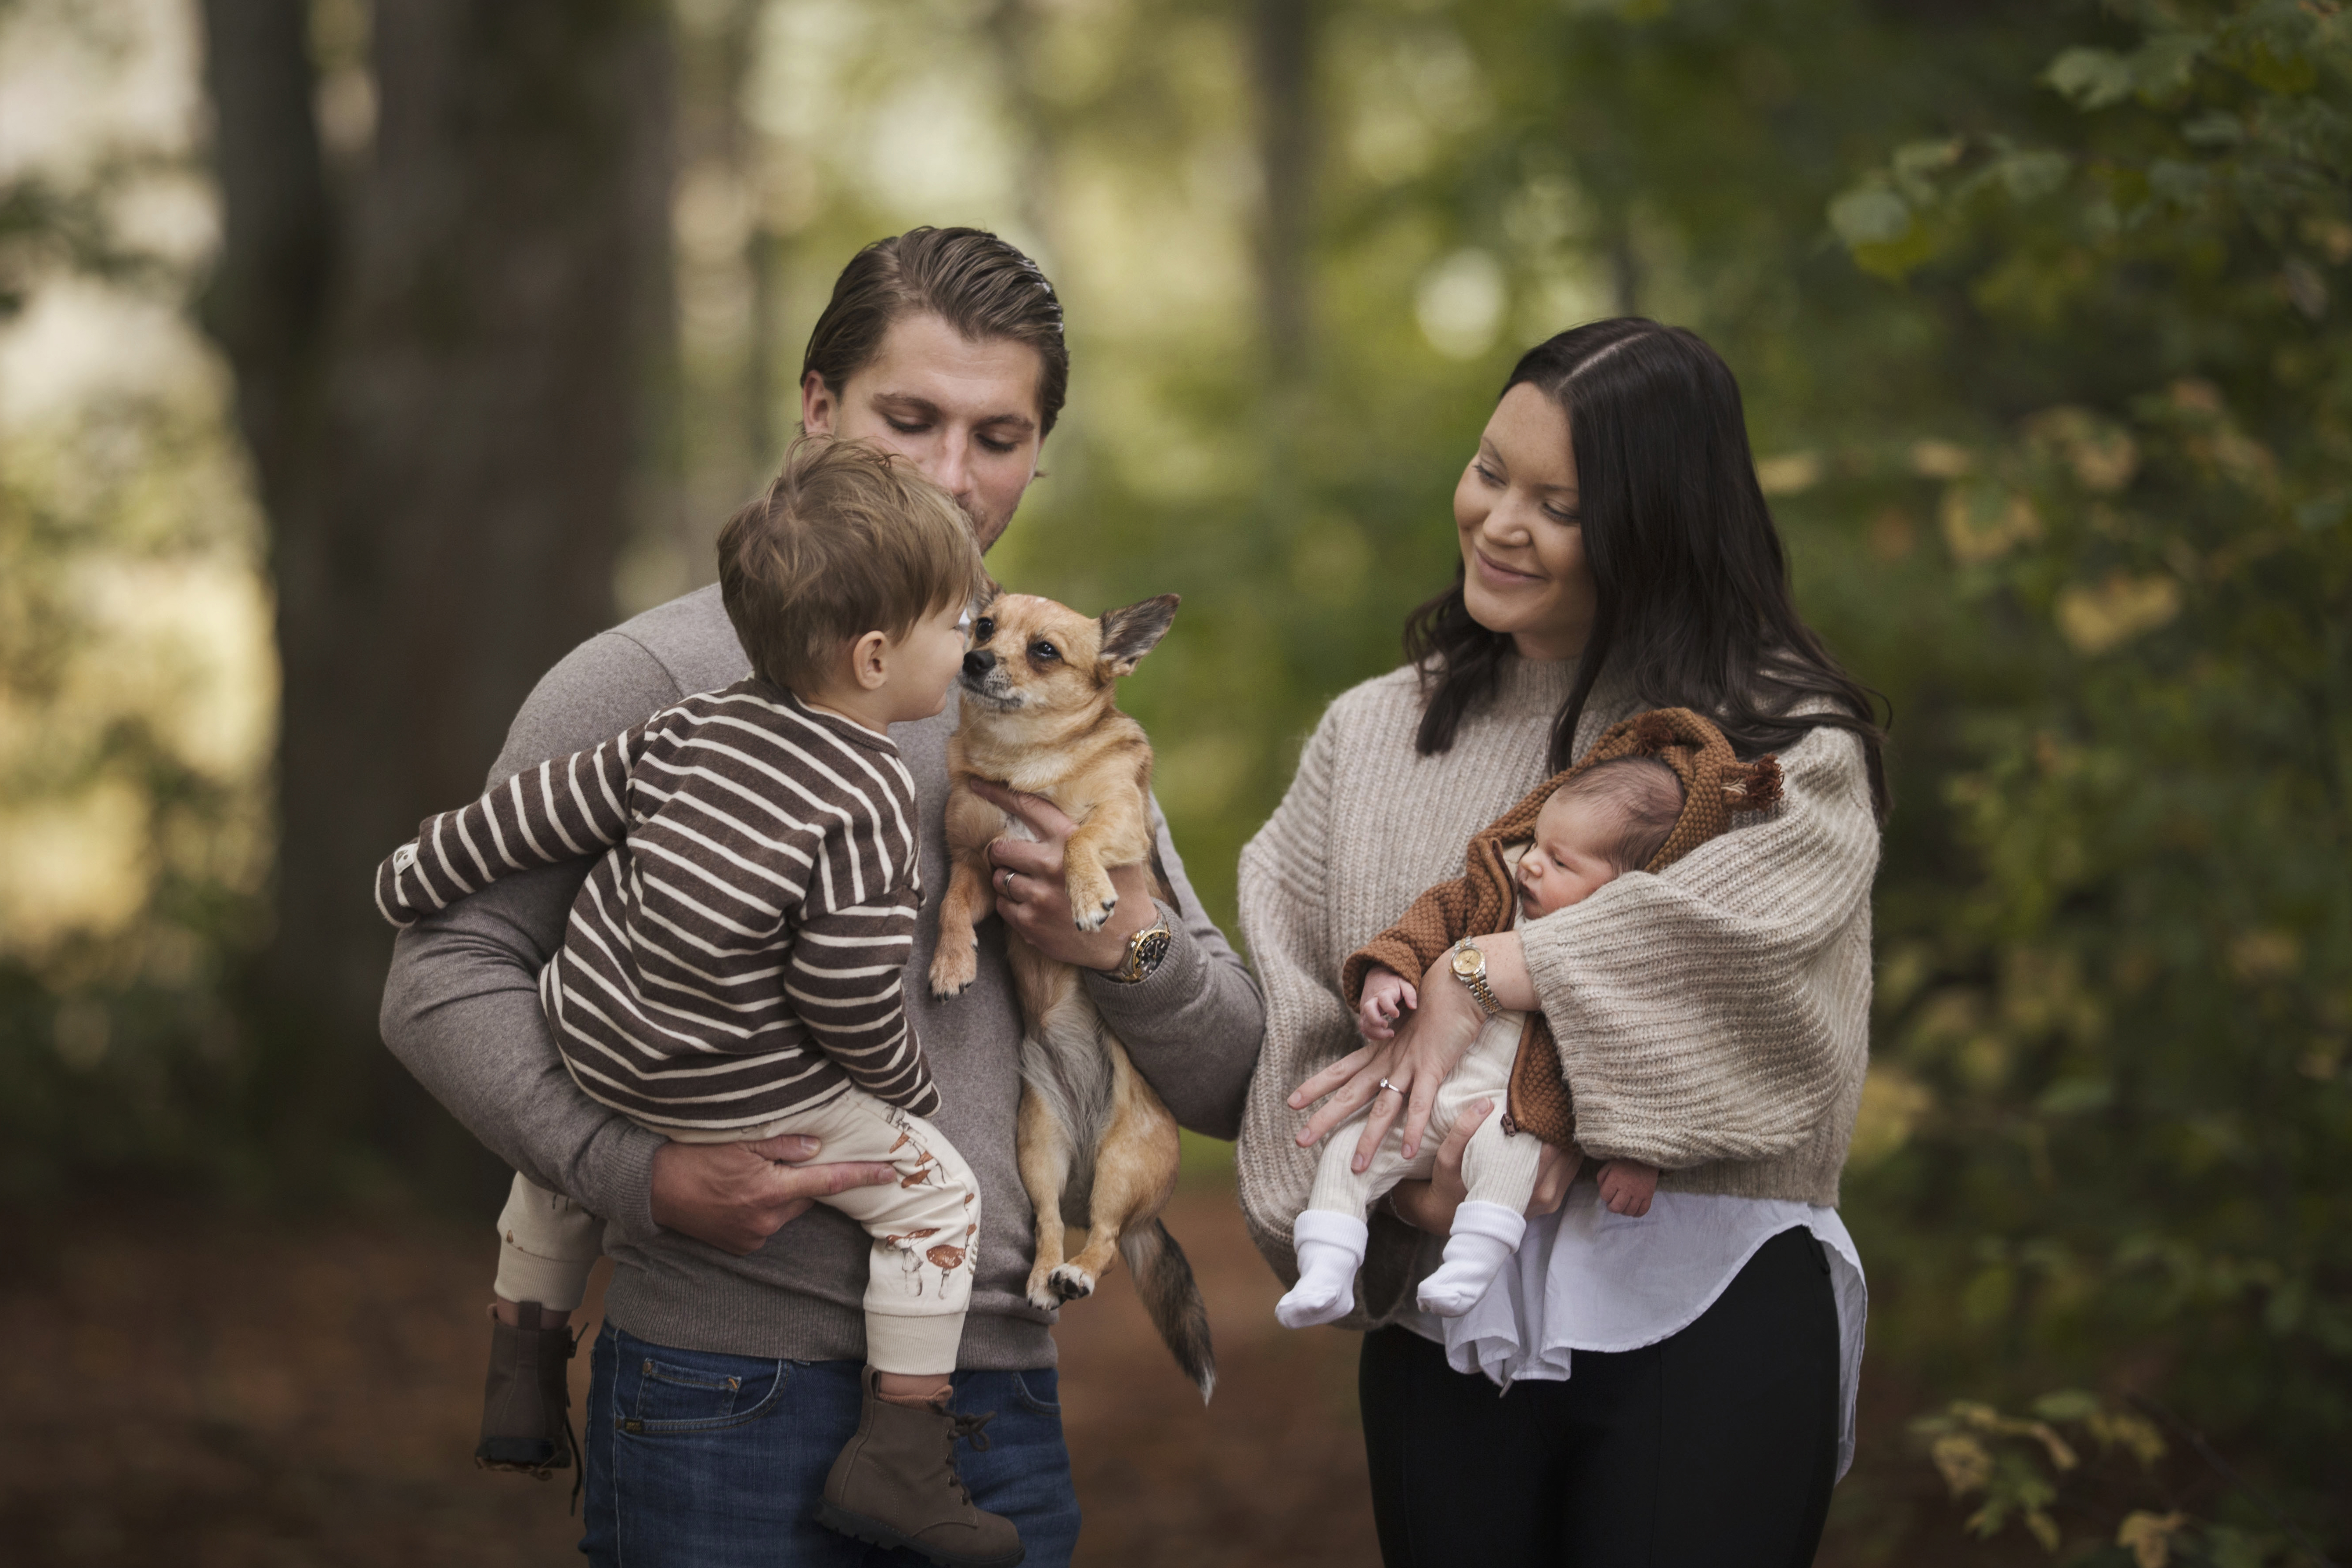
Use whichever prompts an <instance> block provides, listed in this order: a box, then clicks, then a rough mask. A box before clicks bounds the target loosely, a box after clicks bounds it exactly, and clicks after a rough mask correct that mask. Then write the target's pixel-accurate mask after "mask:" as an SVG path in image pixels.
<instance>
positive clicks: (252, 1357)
mask: <svg viewBox="0 0 2352 1568" xmlns="http://www.w3.org/2000/svg"><path fill="white" fill-rule="evenodd" d="M1167 1217H1168V1221H1169V1225H1170V1228H1171V1230H1173V1231H1174V1232H1175V1234H1176V1235H1177V1237H1179V1238H1180V1239H1181V1241H1182V1243H1183V1244H1184V1247H1185V1249H1186V1250H1187V1252H1188V1253H1189V1254H1190V1255H1191V1257H1192V1261H1193V1265H1194V1268H1195V1270H1196V1272H1197V1273H1198V1275H1199V1278H1200V1279H1201V1283H1202V1290H1203V1292H1204V1294H1205V1295H1206V1297H1207V1299H1208V1302H1209V1309H1210V1315H1211V1317H1212V1319H1213V1321H1214V1324H1215V1331H1216V1342H1217V1359H1218V1368H1219V1376H1218V1382H1217V1396H1216V1399H1215V1401H1214V1403H1213V1404H1212V1405H1210V1406H1209V1407H1208V1408H1207V1409H1205V1410H1204V1409H1202V1406H1201V1403H1200V1400H1199V1397H1198V1396H1197V1395H1196V1394H1194V1393H1193V1391H1192V1387H1191V1385H1190V1384H1187V1383H1185V1382H1184V1381H1183V1379H1182V1378H1181V1376H1180V1375H1179V1374H1178V1373H1177V1372H1176V1370H1175V1368H1174V1366H1173V1364H1172V1363H1171V1362H1170V1361H1169V1359H1168V1357H1167V1355H1166V1353H1165V1352H1164V1351H1162V1350H1161V1349H1160V1345H1159V1343H1158V1342H1157V1341H1156V1340H1155V1339H1154V1338H1153V1336H1152V1333H1151V1330H1150V1326H1149V1324H1148V1323H1147V1322H1146V1321H1145V1320H1144V1317H1143V1314H1142V1310H1141V1309H1140V1307H1139V1305H1138V1303H1137V1301H1136V1300H1135V1297H1134V1294H1133V1292H1132V1291H1131V1290H1130V1289H1129V1288H1128V1283H1127V1277H1126V1275H1125V1273H1124V1272H1123V1271H1121V1272H1115V1273H1114V1274H1113V1276H1112V1277H1111V1279H1110V1280H1109V1281H1108V1282H1107V1284H1106V1286H1105V1289H1103V1291H1102V1292H1101V1293H1100V1294H1098V1295H1097V1297H1096V1298H1094V1299H1093V1300H1089V1301H1087V1302H1083V1303H1080V1304H1078V1305H1077V1306H1076V1307H1073V1308H1072V1309H1070V1310H1067V1311H1066V1312H1065V1313H1064V1315H1063V1321H1062V1326H1061V1328H1060V1329H1059V1330H1058V1331H1057V1336H1056V1337H1057V1338H1058V1340H1059V1342H1060V1346H1061V1368H1062V1378H1061V1387H1062V1399H1063V1418H1064V1422H1065V1426H1066V1432H1067V1435H1068V1439H1069V1446H1070V1451H1071V1455H1072V1458H1073V1460H1074V1463H1075V1466H1076V1477H1077V1489H1078V1497H1079V1500H1080V1503H1081V1505H1082V1507H1083V1508H1084V1510H1085V1514H1086V1526H1085V1535H1084V1538H1083V1540H1082V1542H1081V1544H1080V1547H1079V1551H1078V1561H1079V1563H1082V1564H1108V1563H1118V1564H1120V1565H1121V1568H1157V1565H1160V1564H1177V1563H1186V1564H1192V1563H1222V1564H1230V1565H1233V1568H1254V1565H1256V1564H1273V1563H1284V1564H1297V1565H1300V1568H1322V1565H1326V1564H1328V1565H1331V1568H1339V1565H1342V1564H1345V1565H1350V1568H1352V1565H1358V1564H1368V1563H1377V1561H1378V1552H1377V1551H1376V1549H1375V1547H1374V1544H1373V1540H1372V1530H1371V1513H1370V1496H1369V1493H1368V1490H1367V1487H1366V1482H1365V1475H1364V1459H1363V1448H1362V1444H1361V1439H1360V1436H1359V1434H1358V1432H1357V1429H1356V1395H1355V1351H1356V1341H1355V1339H1354V1336H1352V1335H1349V1334H1344V1333H1340V1332H1339V1331H1322V1330H1318V1331H1313V1332H1309V1333H1287V1332H1285V1331H1282V1330H1280V1329H1278V1328H1276V1325H1275V1322H1274V1301H1275V1298H1276V1295H1277V1294H1278V1290H1277V1288H1276V1284H1275V1281H1274V1279H1273V1277H1272V1276H1271V1275H1270V1274H1269V1273H1268V1272H1267V1271H1266V1269H1265V1266H1264V1265H1263V1264H1262V1263H1261V1262H1260V1261H1259V1260H1258V1258H1257V1255H1256V1253H1255V1251H1254V1250H1253V1249H1252V1248H1251V1247H1250V1245H1249V1241H1248V1238H1247V1237H1246V1236H1245V1235H1244V1232H1243V1228H1242V1223H1241V1217H1240V1215H1239V1214H1238V1213H1237V1212H1236V1210H1235V1208H1234V1202H1233V1197H1232V1193H1231V1190H1230V1187H1229V1186H1228V1185H1226V1184H1224V1183H1223V1182H1222V1181H1219V1180H1217V1179H1214V1178H1203V1179H1200V1180H1188V1184H1187V1188H1186V1190H1185V1191H1183V1192H1181V1193H1180V1194H1178V1196H1177V1198H1176V1201H1175V1202H1174V1204H1173V1205H1171V1208H1170V1211H1169V1214H1168V1216H1167ZM16 1218H17V1223H14V1224H12V1225H11V1226H10V1227H9V1228H10V1232H11V1235H12V1237H13V1245H12V1247H11V1248H10V1251H11V1253H12V1255H13V1256H12V1257H11V1258H10V1260H9V1261H8V1262H7V1263H6V1265H5V1267H6V1269H7V1272H6V1273H5V1275H0V1343H5V1345H6V1346H8V1347H9V1353H8V1355H7V1357H6V1358H5V1362H0V1399H5V1407H6V1410H7V1414H8V1418H7V1420H6V1422H5V1425H0V1542H6V1543H7V1546H6V1548H5V1552H0V1555H5V1557H6V1559H7V1560H8V1561H9V1562H12V1563H19V1564H24V1565H26V1568H47V1565H50V1564H57V1565H59V1568H66V1565H73V1568H115V1565H131V1564H141V1565H144V1564H150V1563H162V1562H166V1561H168V1562H171V1563H176V1564H184V1565H186V1568H309V1565H311V1564H321V1565H325V1564H333V1565H337V1568H342V1565H349V1568H375V1565H377V1564H383V1565H385V1568H390V1565H392V1564H414V1563H433V1564H446V1565H450V1568H467V1565H471V1564H477V1563H478V1564H482V1565H484V1568H489V1565H492V1564H495V1565H497V1568H529V1565H530V1564H549V1565H553V1564H560V1563H572V1562H577V1561H578V1558H577V1556H576V1554H575V1552H574V1546H575V1543H576V1542H577V1540H578V1536H579V1529H578V1524H577V1521H574V1520H573V1519H572V1518H570V1517H569V1516H568V1515H567V1514H566V1512H565V1501H566V1498H567V1495H568V1493H569V1491H570V1480H569V1477H568V1476H566V1477H565V1478H564V1479H562V1481H560V1482H554V1483H550V1484H545V1485H539V1484H534V1483H532V1482H530V1480H528V1479H523V1478H520V1477H514V1476H501V1475H489V1474H485V1473H482V1472H479V1471H478V1470H476V1469H475V1468H473V1464H472V1460H471V1458H470V1456H471V1453H472V1450H473V1444H474V1438H475V1425H476V1422H477V1420H478V1399H479V1391H480V1387H481V1377H482V1357H483V1354H484V1351H485V1346H486V1342H487V1335H486V1333H485V1331H484V1326H483V1319H482V1310H481V1306H480V1302H481V1300H482V1299H483V1291H484V1289H485V1283H484V1282H485V1280H486V1279H487V1278H488V1272H489V1270H490V1268H491V1267H492V1261H493V1259H492V1251H493V1248H492V1244H491V1241H490V1238H489V1236H488V1225H487V1223H486V1224H484V1225H482V1226H464V1227H459V1226H454V1225H452V1224H449V1223H447V1222H442V1221H432V1222H427V1221H418V1220H383V1219H374V1220H366V1221H335V1222H320V1223H314V1224H309V1225H299V1226H298V1225H296V1224H294V1223H292V1222H288V1221H283V1220H280V1221H276V1222H268V1221H264V1220H260V1219H256V1218H220V1217H206V1216H202V1215H197V1214H194V1213H193V1212H190V1211H185V1210H175V1209H172V1208H168V1207H167V1208H163V1209H159V1210H157V1211H154V1212H151V1213H145V1214H138V1213H131V1212H127V1211H125V1210H123V1209H121V1208H120V1207H110V1208H108V1209H106V1210H104V1211H101V1212H98V1213H90V1214H83V1215H76V1216H74V1217H73V1219H72V1220H71V1221H70V1222H68V1221H65V1220H62V1219H60V1218H58V1217H57V1216H48V1217H46V1218H43V1219H40V1220H38V1221H33V1220H29V1219H27V1218H26V1216H21V1215H20V1216H16ZM589 1305H590V1310H591V1313H592V1314H593V1309H594V1306H595V1302H594V1300H593V1298H592V1300H591V1301H590V1304H589ZM574 1378H575V1394H574V1398H575V1405H574V1408H575V1409H577V1408H578V1407H579V1406H578V1403H577V1402H578V1401H579V1400H580V1399H582V1398H583V1396H584V1394H585V1389H586V1379H587V1357H586V1356H584V1355H583V1356H582V1357H580V1358H579V1360H578V1361H577V1363H575V1371H574ZM1865 1386H1867V1384H1866V1385H1865ZM1865 1428H1866V1429H1865V1450H1866V1451H1869V1450H1871V1449H1874V1448H1875V1449H1881V1450H1882V1451H1885V1452H1887V1453H1888V1454H1889V1456H1890V1460H1891V1462H1890V1463H1888V1464H1884V1465H1866V1466H1864V1468H1863V1470H1862V1471H1861V1472H1859V1473H1858V1474H1857V1475H1856V1476H1855V1477H1854V1478H1853V1479H1850V1480H1849V1482H1848V1483H1847V1485H1846V1486H1845V1487H1844V1488H1842V1489H1841V1496H1840V1506H1839V1509H1838V1510H1837V1514H1836V1516H1835V1518H1834V1519H1833V1522H1832V1534H1831V1540H1830V1542H1829V1543H1828V1545H1827V1547H1826V1548H1825V1550H1824V1552H1823V1557H1822V1561H1823V1562H1825V1563H1831V1562H1834V1563H1855V1564H1859V1563H1878V1562H1905V1563H1912V1562H1919V1561H1921V1560H1922V1554H1921V1553H1920V1552H1917V1551H1916V1545H1918V1544H1921V1543H1919V1542H1906V1539H1905V1538H1906V1537H1912V1536H1914V1535H1915V1534H1923V1535H1927V1536H1928V1537H1929V1538H1931V1539H1933V1540H1934V1541H1935V1546H1936V1548H1937V1549H1936V1550H1934V1551H1933V1552H1932V1553H1930V1555H1932V1556H1934V1557H1936V1558H1938V1559H1944V1558H1946V1557H1947V1554H1948V1553H1949V1554H1950V1556H1951V1558H1953V1559H1957V1558H1958V1552H1956V1551H1954V1550H1953V1549H1954V1548H1956V1547H1957V1546H1958V1540H1957V1536H1958V1531H1957V1529H1956V1528H1955V1520H1956V1517H1957V1516H1955V1515H1953V1514H1951V1513H1950V1511H1949V1510H1948V1508H1946V1507H1945V1506H1944V1505H1943V1504H1942V1503H1941V1501H1940V1499H1939V1497H1938V1496H1937V1492H1936V1490H1935V1489H1933V1488H1932V1486H1931V1485H1928V1484H1925V1483H1931V1482H1932V1479H1933V1477H1932V1472H1928V1471H1927V1467H1926V1466H1925V1465H1924V1464H1923V1463H1921V1462H1920V1461H1919V1460H1918V1459H1917V1458H1916V1456H1914V1455H1912V1454H1911V1453H1910V1452H1909V1449H1908V1445H1907V1444H1906V1443H1905V1442H1904V1441H1903V1439H1902V1438H1901V1436H1900V1435H1899V1434H1900V1412H1899V1411H1897V1410H1895V1409H1894V1408H1892V1407H1891V1406H1881V1405H1872V1406H1870V1407H1868V1408H1866V1410H1865ZM1870 1428H1876V1430H1877V1433H1878V1434H1880V1435H1881V1437H1880V1440H1879V1441H1875V1442H1874V1441H1873V1434H1872V1433H1871V1431H1870V1430H1869V1429H1870ZM1931 1516H1932V1517H1931ZM1930 1525H1932V1526H1933V1528H1932V1529H1926V1528H1922V1527H1927V1526H1930Z"/></svg>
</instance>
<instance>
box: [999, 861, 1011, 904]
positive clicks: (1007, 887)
mask: <svg viewBox="0 0 2352 1568" xmlns="http://www.w3.org/2000/svg"><path fill="white" fill-rule="evenodd" d="M996 890H997V891H998V892H1000V893H1002V894H1003V895H1004V896H1005V897H1006V898H1008V899H1009V898H1011V897H1012V896H1013V868H1012V867H1010V866H1006V867H1004V868H1002V869H1000V870H999V871H998V872H997V873H996Z"/></svg>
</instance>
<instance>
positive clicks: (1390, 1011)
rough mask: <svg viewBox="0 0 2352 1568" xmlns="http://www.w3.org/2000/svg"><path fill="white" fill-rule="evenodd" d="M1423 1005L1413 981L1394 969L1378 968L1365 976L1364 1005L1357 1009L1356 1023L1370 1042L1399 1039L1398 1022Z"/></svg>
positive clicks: (1374, 968)
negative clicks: (1397, 1034) (1397, 1036)
mask: <svg viewBox="0 0 2352 1568" xmlns="http://www.w3.org/2000/svg"><path fill="white" fill-rule="evenodd" d="M1420 1005H1421V994H1420V993H1419V992H1417V991H1415V990H1414V989H1413V988H1412V981H1410V980H1407V979H1406V978H1405V977H1404V976H1403V975H1402V974H1399V973H1397V972H1396V971H1395V970H1393V969H1382V968H1380V967H1378V966H1377V965H1375V966H1374V967H1373V970H1372V972H1371V973H1370V974H1367V975H1365V976H1364V1003H1363V1005H1362V1006H1360V1007H1359V1008H1357V1009H1356V1022H1357V1025H1358V1026H1359V1027H1360V1028H1361V1029H1362V1030H1363V1031H1364V1038H1366V1039H1368V1040H1393V1039H1395V1038H1396V1021H1397V1020H1398V1019H1399V1018H1402V1017H1403V1016H1404V1015H1405V1014H1406V1013H1407V1012H1409V1011H1411V1010H1412V1009H1413V1008H1415V1007H1418V1006H1420Z"/></svg>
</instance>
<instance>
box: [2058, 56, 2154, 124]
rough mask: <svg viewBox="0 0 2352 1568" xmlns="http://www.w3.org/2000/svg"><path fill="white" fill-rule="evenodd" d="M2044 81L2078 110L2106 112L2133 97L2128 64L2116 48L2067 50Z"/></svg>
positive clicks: (2131, 79) (2132, 84)
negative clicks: (2105, 110)
mask: <svg viewBox="0 0 2352 1568" xmlns="http://www.w3.org/2000/svg"><path fill="white" fill-rule="evenodd" d="M2042 80H2043V81H2044V82H2047V83H2048V84H2049V85H2050V86H2051V87H2053V88H2054V89H2057V90H2058V92H2060V93H2061V94H2063V96H2064V97H2066V98H2068V99H2070V100H2073V102H2074V107H2075V108H2077V109H2084V110H2092V109H2105V108H2108V107H2109V106H2111V105H2113V104H2117V103H2121V102H2122V101H2123V100H2125V99H2126V98H2129V97H2130V96H2131V92H2132V88H2133V86H2134V81H2133V78H2132V68H2131V64H2130V62H2129V61H2127V60H2126V59H2125V58H2123V56H2121V55H2119V54H2116V52H2115V51H2114V50H2113V49H2087V48H2077V49H2068V50H2067V51H2066V52H2065V53H2064V54H2063V55H2060V56H2059V57H2058V58H2056V59H2054V60H2052V61H2051V62H2050V68H2049V69H2048V70H2046V71H2044V72H2042Z"/></svg>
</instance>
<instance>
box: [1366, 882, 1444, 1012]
mask: <svg viewBox="0 0 2352 1568" xmlns="http://www.w3.org/2000/svg"><path fill="white" fill-rule="evenodd" d="M1469 908H1470V879H1468V878H1467V877H1456V878H1455V879H1454V880H1452V881H1450V882H1440V883H1438V884H1437V886H1435V887H1433V888H1432V889H1429V890H1428V891H1427V892H1425V893H1423V894H1422V895H1421V897H1419V898H1417V899H1415V900H1413V901H1412V908H1411V909H1409V910H1405V912H1404V918H1403V919H1402V920H1400V921H1397V923H1396V924H1394V925H1392V926H1391V927H1389V929H1388V930H1386V931H1382V932H1381V934H1380V935H1378V936H1376V937H1374V938H1372V940H1371V941H1370V942H1366V943H1365V944H1364V945H1363V946H1361V947H1360V948H1358V949H1357V950H1356V951H1355V952H1351V953H1349V955H1348V962H1347V964H1346V966H1345V967H1344V968H1342V969H1341V970H1340V972H1339V998H1340V1000H1341V1001H1343V1002H1345V1003H1347V1004H1348V1005H1349V1007H1350V1008H1351V1009H1352V1008H1355V1007H1360V1006H1361V1005H1363V1001H1364V981H1365V978H1366V977H1367V976H1368V975H1370V973H1371V972H1372V970H1373V968H1374V967H1375V966H1378V967H1380V968H1381V969H1386V970H1389V971H1391V972H1392V973H1397V974H1402V975H1403V976H1404V977H1405V978H1406V979H1407V980H1410V981H1412V983H1413V984H1415V985H1418V984H1421V977H1422V976H1423V975H1424V974H1426V973H1429V966H1430V965H1431V964H1433V963H1436V962H1437V955H1438V954H1440V953H1442V952H1444V951H1445V950H1446V949H1447V948H1449V947H1452V946H1453V945H1454V943H1455V942H1458V941H1460V940H1461V938H1462V936H1463V935H1464V934H1465V931H1467V930H1468V928H1469V924H1470V920H1469Z"/></svg>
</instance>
